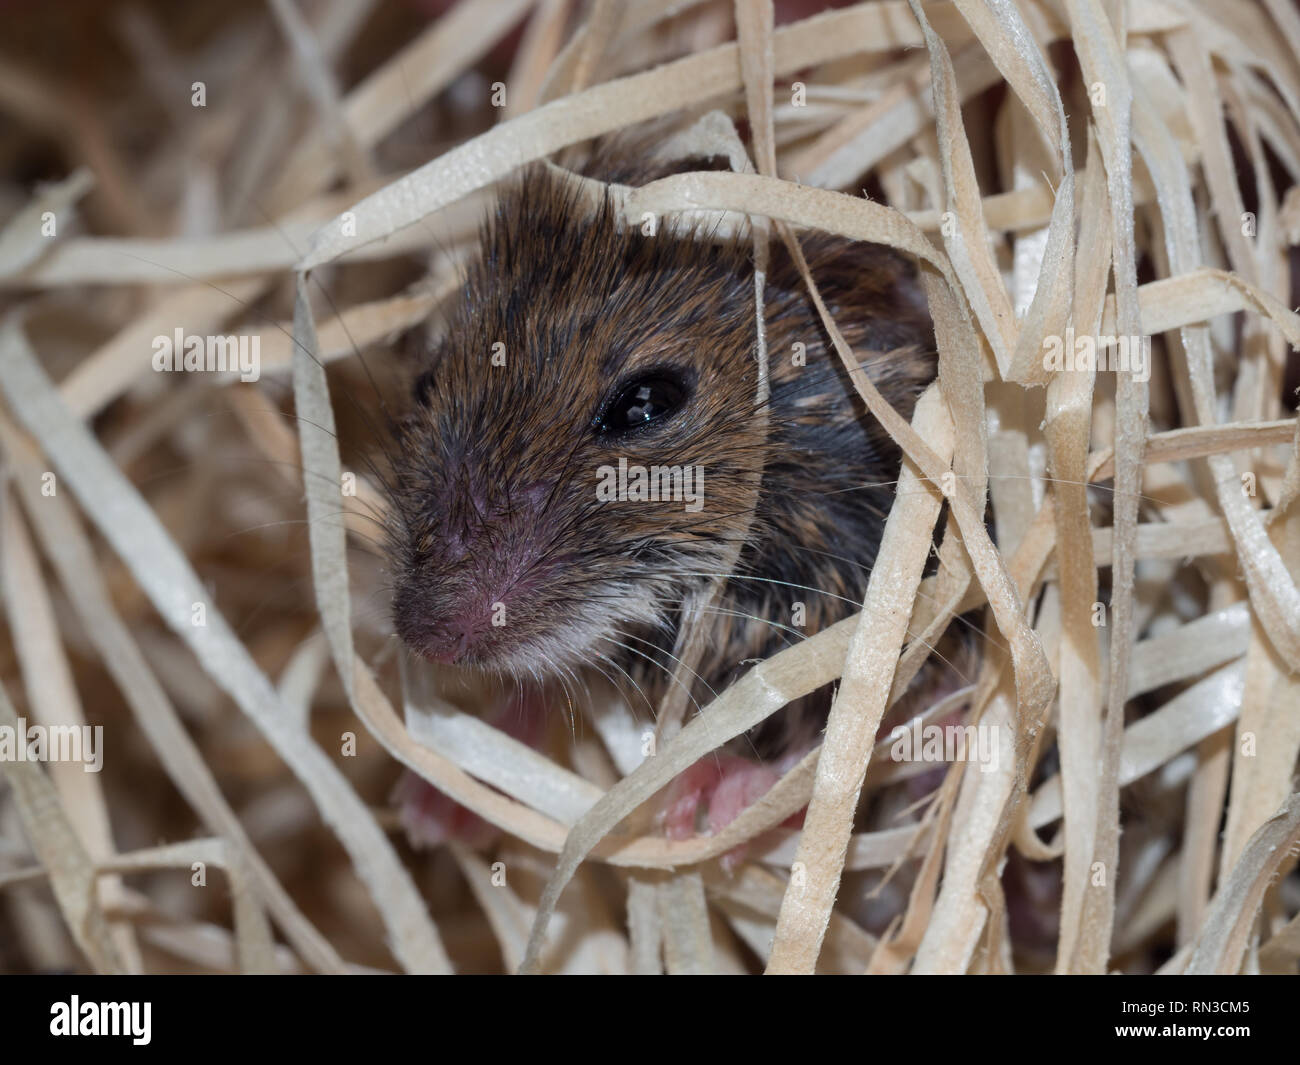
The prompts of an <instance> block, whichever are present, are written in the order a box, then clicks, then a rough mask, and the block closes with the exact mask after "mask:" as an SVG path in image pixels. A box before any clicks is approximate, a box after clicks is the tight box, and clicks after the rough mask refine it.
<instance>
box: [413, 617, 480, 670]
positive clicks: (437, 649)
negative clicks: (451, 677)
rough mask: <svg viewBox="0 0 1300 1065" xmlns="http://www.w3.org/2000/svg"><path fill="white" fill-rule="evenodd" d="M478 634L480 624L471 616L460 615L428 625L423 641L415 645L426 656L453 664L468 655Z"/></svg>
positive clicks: (474, 644) (436, 660)
mask: <svg viewBox="0 0 1300 1065" xmlns="http://www.w3.org/2000/svg"><path fill="white" fill-rule="evenodd" d="M479 635H480V626H479V625H477V624H476V623H475V621H474V619H473V618H471V617H466V616H463V615H462V616H459V617H453V618H450V619H448V620H446V621H437V622H434V623H433V624H431V625H429V626H428V628H427V630H426V631H425V633H424V638H423V642H422V643H421V644H419V645H417V646H419V648H420V650H421V652H422V653H423V654H424V655H425V657H426V658H431V659H433V660H434V661H435V662H446V663H448V664H455V663H456V662H461V661H464V660H465V659H466V658H467V657H469V655H470V654H471V653H472V652H473V650H474V648H475V646H476V641H477V639H478V637H479Z"/></svg>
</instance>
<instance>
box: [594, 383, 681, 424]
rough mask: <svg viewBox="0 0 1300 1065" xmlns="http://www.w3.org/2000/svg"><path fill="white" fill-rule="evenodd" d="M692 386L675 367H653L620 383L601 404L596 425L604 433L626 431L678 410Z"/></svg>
mask: <svg viewBox="0 0 1300 1065" xmlns="http://www.w3.org/2000/svg"><path fill="white" fill-rule="evenodd" d="M689 398H690V390H689V389H688V388H687V386H686V382H685V381H683V380H682V379H681V377H679V376H678V375H677V374H676V373H674V372H673V371H671V370H653V371H651V372H650V373H647V374H643V375H642V376H641V377H637V378H635V379H634V380H632V381H630V382H627V383H625V384H622V385H619V387H618V389H617V390H616V391H615V392H614V398H613V399H612V400H610V401H609V402H608V403H606V404H605V405H604V407H603V408H601V412H600V413H599V414H598V415H596V418H595V421H594V423H593V424H594V425H595V428H596V430H597V431H598V432H601V433H626V432H631V431H632V430H633V429H639V428H640V427H641V426H643V425H647V424H649V423H650V422H653V421H658V420H659V419H660V418H667V417H669V416H670V415H673V414H676V413H677V412H678V411H679V410H681V409H682V407H684V406H685V405H686V401H687V399H689Z"/></svg>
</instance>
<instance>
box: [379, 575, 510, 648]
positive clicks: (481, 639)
mask: <svg viewBox="0 0 1300 1065" xmlns="http://www.w3.org/2000/svg"><path fill="white" fill-rule="evenodd" d="M394 605H395V610H394V614H395V621H396V627H397V634H398V635H399V636H400V637H401V638H402V640H403V641H404V642H405V643H406V645H407V646H408V647H410V648H412V649H413V650H415V651H417V652H419V653H420V654H422V655H424V656H425V657H426V658H429V659H432V660H433V661H435V662H445V663H448V664H452V665H454V664H457V663H466V662H472V661H477V660H479V659H480V658H482V657H484V652H485V651H486V650H487V646H488V644H490V643H492V642H493V640H492V636H493V624H492V616H493V604H492V603H485V604H479V603H473V602H466V601H464V600H461V599H459V598H447V597H445V596H444V595H440V594H438V593H437V592H435V591H424V592H421V591H419V590H416V589H415V588H413V587H411V586H408V587H407V588H404V589H402V590H401V591H399V593H398V595H397V597H396V601H395V604H394Z"/></svg>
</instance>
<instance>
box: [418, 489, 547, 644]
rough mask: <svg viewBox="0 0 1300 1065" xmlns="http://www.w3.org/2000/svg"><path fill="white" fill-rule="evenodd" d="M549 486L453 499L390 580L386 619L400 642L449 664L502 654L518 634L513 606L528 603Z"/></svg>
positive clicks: (467, 494) (541, 543)
mask: <svg viewBox="0 0 1300 1065" xmlns="http://www.w3.org/2000/svg"><path fill="white" fill-rule="evenodd" d="M549 492H550V486H549V485H544V484H537V483H534V484H531V485H527V486H525V487H524V488H522V489H516V491H515V492H514V493H512V494H511V496H510V497H509V498H508V499H506V498H502V497H499V496H486V495H484V494H479V493H476V492H465V493H462V494H460V495H458V496H457V497H455V499H454V500H453V503H454V505H453V506H452V507H449V508H448V511H447V512H445V513H444V514H442V515H440V516H439V517H440V519H441V520H440V521H438V522H437V523H436V524H434V525H433V527H432V529H431V531H430V533H429V534H428V535H426V536H425V537H424V538H423V539H422V542H421V545H420V551H419V553H418V555H415V556H414V557H413V558H412V560H411V561H410V562H409V563H408V564H407V566H406V567H405V571H404V573H403V574H402V576H401V577H400V578H399V580H398V582H397V588H396V592H395V595H394V599H393V615H394V623H395V627H396V629H397V634H398V635H399V636H400V637H401V638H402V640H403V642H405V643H406V645H407V646H408V647H410V648H412V649H413V650H415V651H417V652H418V653H420V654H422V655H424V656H425V657H426V658H429V659H432V660H434V661H437V662H443V663H447V664H451V665H490V664H493V663H497V662H499V661H501V660H502V659H503V658H508V657H509V655H510V650H511V646H512V644H513V643H514V641H515V639H516V637H517V636H518V635H519V631H518V628H517V626H516V625H515V624H514V622H515V620H516V609H515V608H516V607H518V606H520V605H521V604H527V603H529V601H530V600H531V598H532V596H533V594H534V592H535V587H536V584H537V581H538V579H539V577H540V572H539V569H538V566H537V563H538V562H539V560H540V557H541V555H542V554H543V550H542V549H543V547H544V545H545V542H546V541H545V536H546V535H547V534H546V533H545V530H544V528H543V524H544V523H543V522H542V521H541V511H542V509H543V508H542V504H543V501H544V500H545V499H546V497H547V495H548V494H549Z"/></svg>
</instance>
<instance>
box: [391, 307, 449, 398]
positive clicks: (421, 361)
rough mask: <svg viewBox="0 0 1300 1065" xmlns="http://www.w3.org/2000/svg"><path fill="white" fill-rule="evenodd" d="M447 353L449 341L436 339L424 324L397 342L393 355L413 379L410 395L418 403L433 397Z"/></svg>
mask: <svg viewBox="0 0 1300 1065" xmlns="http://www.w3.org/2000/svg"><path fill="white" fill-rule="evenodd" d="M446 352H447V344H446V341H445V340H444V339H443V338H442V337H441V336H435V335H434V331H433V328H432V326H431V324H430V323H429V322H421V323H420V324H419V325H417V326H416V327H415V328H414V329H408V330H407V331H406V332H405V333H403V334H402V335H401V336H399V337H398V338H397V341H396V343H395V344H394V345H393V353H394V354H395V355H396V356H397V361H398V362H399V363H400V364H401V367H402V369H403V370H405V371H406V373H407V374H408V375H409V376H410V378H411V393H412V395H413V396H414V397H415V400H416V402H422V401H424V400H425V399H427V398H428V396H429V395H430V393H432V391H433V376H434V372H435V371H436V370H437V368H438V364H439V363H440V362H442V360H443V358H444V357H445V356H446Z"/></svg>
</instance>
